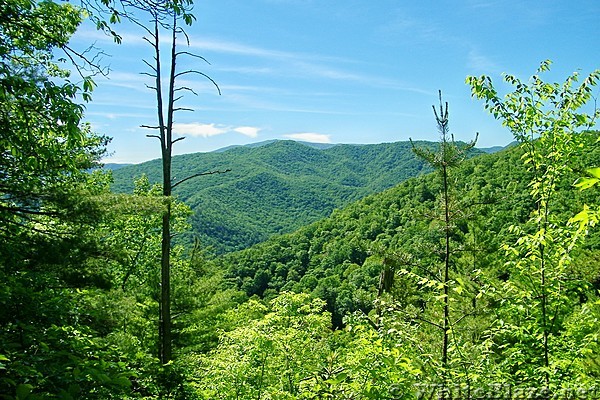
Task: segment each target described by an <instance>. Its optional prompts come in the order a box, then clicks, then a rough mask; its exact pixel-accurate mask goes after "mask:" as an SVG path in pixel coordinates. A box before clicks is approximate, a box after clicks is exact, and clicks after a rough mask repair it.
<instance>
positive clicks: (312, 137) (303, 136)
mask: <svg viewBox="0 0 600 400" xmlns="http://www.w3.org/2000/svg"><path fill="white" fill-rule="evenodd" d="M283 137H286V138H288V139H294V140H301V141H303V142H310V143H331V135H325V134H323V133H314V132H303V133H290V134H287V135H283Z"/></svg>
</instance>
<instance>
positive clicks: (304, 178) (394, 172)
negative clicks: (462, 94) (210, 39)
mask: <svg viewBox="0 0 600 400" xmlns="http://www.w3.org/2000/svg"><path fill="white" fill-rule="evenodd" d="M415 145H418V146H426V147H427V146H434V145H435V143H431V142H415ZM482 153H483V151H482V150H477V149H473V151H472V155H477V154H482ZM225 170H229V172H227V173H223V174H214V175H210V176H202V177H197V178H194V179H190V180H188V181H186V182H184V183H182V184H181V185H178V186H177V187H176V188H175V190H174V194H175V196H176V197H177V198H178V199H179V200H181V201H183V202H185V203H186V204H188V205H189V206H190V207H191V208H192V211H193V216H192V218H191V223H192V233H191V234H190V235H193V236H196V237H198V238H199V239H200V241H201V243H202V244H203V246H205V247H206V246H210V247H211V248H212V250H213V252H214V253H216V254H221V253H225V252H230V251H234V250H240V249H243V248H247V247H249V246H251V245H253V244H255V243H259V242H262V241H264V240H266V239H267V238H269V237H271V236H273V235H276V234H282V233H288V232H292V231H294V230H296V229H298V228H300V227H301V226H304V225H307V224H309V223H311V222H314V221H317V220H319V219H322V218H324V217H327V216H329V215H330V214H331V212H332V211H333V210H334V209H336V208H340V207H343V206H345V205H347V204H349V203H351V202H353V201H356V200H358V199H360V198H363V197H365V196H367V195H369V194H372V193H377V192H381V191H382V190H385V189H388V188H390V187H392V186H394V185H397V184H398V183H400V182H403V181H405V180H406V179H408V178H411V177H414V176H417V175H420V174H423V173H426V172H429V169H428V168H427V167H426V166H425V165H424V163H423V161H422V160H420V159H419V158H418V157H416V155H415V154H414V153H413V151H412V145H411V143H410V142H395V143H382V144H369V145H351V144H337V145H329V144H328V145H323V144H314V143H304V142H295V141H291V140H284V141H269V142H261V143H258V144H254V145H249V146H237V147H236V146H234V147H229V148H225V149H221V150H219V151H214V152H210V153H194V154H186V155H180V156H175V157H173V167H172V173H173V176H174V182H177V181H180V180H182V179H185V178H186V177H189V176H191V175H194V174H197V173H202V172H212V171H225ZM112 173H113V179H114V183H113V186H112V189H113V191H115V192H118V193H128V192H131V190H132V189H133V182H134V180H135V179H137V178H139V177H140V176H142V175H143V174H145V175H146V176H148V179H149V180H150V182H152V183H159V182H161V176H162V175H161V174H162V171H161V162H160V160H152V161H148V162H145V163H141V164H136V165H129V166H124V167H122V168H119V169H114V168H113V171H112ZM183 240H185V241H191V240H192V239H191V236H187V237H186V238H183Z"/></svg>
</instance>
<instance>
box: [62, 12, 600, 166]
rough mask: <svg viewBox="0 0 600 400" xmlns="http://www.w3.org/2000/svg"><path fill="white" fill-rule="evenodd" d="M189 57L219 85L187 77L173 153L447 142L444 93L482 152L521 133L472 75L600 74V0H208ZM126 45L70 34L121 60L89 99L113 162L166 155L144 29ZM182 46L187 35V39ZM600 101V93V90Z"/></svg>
mask: <svg viewBox="0 0 600 400" xmlns="http://www.w3.org/2000/svg"><path fill="white" fill-rule="evenodd" d="M194 14H195V15H196V17H197V21H196V22H195V23H194V25H193V26H192V27H189V28H188V29H187V32H188V34H189V37H190V48H189V49H187V50H189V51H192V52H195V53H197V54H199V55H202V56H203V57H205V58H206V59H207V60H209V61H210V63H211V64H210V65H208V64H204V63H202V62H200V61H199V60H197V59H188V60H187V61H184V60H183V59H182V60H181V68H182V69H183V68H186V67H192V68H196V69H198V70H201V71H202V72H204V73H206V74H208V75H209V76H211V77H212V78H213V79H214V80H215V81H216V82H217V83H218V85H219V87H220V89H221V91H222V94H221V95H219V94H218V93H217V91H216V89H215V88H214V86H212V84H211V83H210V82H209V81H207V80H206V79H203V78H201V77H194V76H192V75H187V76H185V77H183V78H182V80H181V84H183V85H185V86H189V87H192V88H194V90H195V91H196V92H197V93H198V96H193V95H189V96H186V97H185V99H184V100H182V102H181V105H182V106H185V107H191V108H193V109H194V110H195V111H194V112H182V113H179V115H178V116H177V125H176V132H177V134H178V135H182V136H186V139H185V140H183V141H180V142H178V143H177V144H176V145H175V154H183V153H192V152H204V151H212V150H215V149H218V148H222V147H225V146H229V145H243V144H247V143H251V142H259V141H263V140H269V139H297V140H306V141H312V142H329V143H381V142H395V141H403V140H408V138H409V137H411V138H413V139H424V140H437V138H438V133H437V131H436V125H435V121H434V118H433V113H432V110H431V106H432V105H433V104H437V101H438V98H437V92H438V90H439V89H441V90H442V92H443V95H444V100H446V101H448V102H449V107H450V128H451V131H452V133H454V135H455V137H456V138H457V139H460V140H470V139H471V138H473V137H474V135H475V133H476V132H479V135H480V136H479V142H478V146H479V147H489V146H494V145H505V144H507V143H509V142H510V141H511V140H512V138H511V135H510V133H509V132H508V131H507V130H506V129H504V128H503V127H502V126H501V124H500V123H499V122H497V121H495V120H494V119H493V118H492V116H490V115H489V114H487V113H486V112H485V111H484V109H483V104H482V103H481V102H480V101H477V100H475V99H472V98H471V96H470V90H469V88H468V86H467V85H466V84H465V78H466V77H467V76H468V75H482V74H485V75H489V76H491V77H492V79H493V81H494V82H495V83H496V84H497V85H498V87H500V88H503V87H504V86H503V85H502V83H501V81H502V74H503V73H509V74H513V75H517V76H518V77H520V78H522V79H527V78H528V77H529V76H530V75H532V74H533V73H534V72H535V70H536V68H537V67H538V66H539V63H540V62H541V61H542V60H545V59H551V60H552V61H553V66H552V69H551V71H550V73H548V74H546V75H545V79H547V80H551V81H562V80H564V78H566V77H567V76H568V75H569V74H571V73H572V72H574V71H580V72H581V74H588V73H590V72H591V71H592V70H594V69H597V68H600V43H599V42H598V40H599V38H600V1H598V0H569V1H566V0H560V1H559V0H545V1H541V0H539V1H534V0H531V1H525V0H523V1H516V0H504V1H500V0H453V1H449V0H438V1H432V0H421V1H398V0H395V1H394V0H344V1H342V0H236V1H234V0H218V1H217V0H198V1H197V2H196V5H195V8H194ZM116 29H117V30H118V31H119V33H120V34H121V35H122V36H123V43H122V44H121V45H115V44H113V43H112V41H111V39H110V38H107V37H105V36H103V35H102V34H101V33H99V32H97V31H95V29H94V28H93V27H91V26H89V25H84V26H83V27H82V28H81V29H80V31H79V32H78V33H77V34H76V36H75V37H74V39H73V44H74V45H76V46H79V47H82V46H85V45H89V44H91V43H95V45H96V46H97V47H99V48H101V49H102V50H103V51H104V52H106V53H107V54H109V55H110V56H106V57H104V59H103V61H102V62H103V63H104V65H107V66H109V67H110V69H111V72H110V74H109V77H108V78H102V77H97V78H96V83H97V84H98V88H97V89H96V90H95V92H94V95H93V101H92V102H91V103H89V104H88V105H87V111H86V119H87V121H89V122H90V123H91V124H92V126H93V128H94V130H96V131H97V132H99V133H103V134H106V135H108V136H111V137H112V138H113V141H112V143H111V145H110V146H109V150H110V152H111V155H110V157H108V158H107V159H106V161H107V162H134V163H137V162H142V161H146V160H150V159H154V158H158V157H160V150H159V144H158V142H157V141H156V140H155V139H150V138H146V134H148V133H151V132H149V131H148V130H146V129H143V128H140V125H144V124H146V125H154V124H155V123H156V122H155V121H156V112H155V111H154V94H153V92H151V91H150V90H148V89H146V87H145V83H151V82H150V81H149V78H147V77H146V76H144V75H142V74H140V73H141V72H144V71H147V69H145V65H144V63H143V62H142V59H144V58H145V59H148V60H149V59H151V57H152V53H151V48H150V47H149V46H148V45H147V44H146V43H145V42H144V41H143V40H142V39H141V38H142V32H141V31H140V30H139V29H136V28H134V27H133V26H130V25H127V24H121V25H118V26H117V27H116ZM180 43H181V46H182V50H184V49H183V46H184V42H183V41H181V42H180ZM595 94H596V95H598V94H600V93H598V92H597V93H595Z"/></svg>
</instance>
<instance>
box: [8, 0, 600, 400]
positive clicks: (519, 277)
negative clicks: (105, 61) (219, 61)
mask: <svg viewBox="0 0 600 400" xmlns="http://www.w3.org/2000/svg"><path fill="white" fill-rule="evenodd" d="M114 5H115V3H113V2H111V1H109V0H107V1H103V2H101V3H100V4H99V5H98V6H101V7H106V8H105V9H103V10H104V11H105V12H107V13H108V18H109V22H110V20H113V22H114V21H117V20H119V19H121V18H123V19H126V18H125V17H126V15H124V14H119V13H118V12H117V11H116V9H115V8H113V6H114ZM189 5H190V4H189V3H180V2H174V3H168V4H167V5H165V7H166V8H159V9H154V8H151V9H150V11H151V12H153V13H154V14H153V16H154V18H155V19H157V18H158V16H160V15H162V16H164V15H169V16H170V17H174V18H175V19H176V18H179V17H181V18H182V19H183V20H184V22H185V23H187V22H188V20H189V21H190V22H191V20H190V18H191V17H190V15H189V14H188V10H187V8H186V6H189ZM154 6H156V7H159V5H158V4H155V5H154ZM96 11H98V10H97V9H94V8H92V9H90V10H88V11H87V12H84V11H83V10H82V9H80V8H78V7H76V6H74V5H72V4H70V3H64V2H61V3H55V2H52V1H42V2H33V1H23V0H9V1H5V2H3V3H1V4H0V16H1V18H0V55H1V57H0V126H1V128H2V129H1V130H0V131H1V133H0V151H1V154H2V157H1V158H0V237H1V240H2V246H1V247H0V280H1V281H2V282H3V285H2V286H0V305H1V307H0V398H3V399H11V400H16V399H19V400H22V399H31V400H33V399H48V398H50V399H52V398H58V399H207V400H208V399H430V398H438V399H451V398H453V399H457V398H460V399H482V398H537V399H550V398H599V397H600V392H599V390H600V389H599V388H598V386H597V382H598V381H599V380H600V296H599V294H600V262H599V259H600V233H599V232H598V231H597V227H596V225H597V224H598V221H599V220H600V209H599V206H598V190H599V188H598V182H600V169H599V168H598V165H599V164H600V147H599V146H600V144H599V143H598V134H599V132H598V131H597V130H594V126H595V125H594V124H595V122H596V121H597V119H598V118H599V117H600V111H599V110H598V109H596V108H594V107H591V108H590V104H591V100H592V92H593V89H594V88H595V87H596V85H597V83H598V79H600V70H599V71H596V72H594V73H592V74H591V75H589V76H587V77H580V76H578V75H576V74H575V75H572V76H569V77H566V79H565V80H564V81H563V82H560V83H551V82H545V81H544V80H543V79H542V77H543V76H544V73H545V72H547V70H548V69H549V68H550V63H549V62H543V63H542V64H541V66H540V68H539V70H538V71H537V73H536V75H534V76H533V77H532V78H531V79H530V80H528V81H525V82H523V81H520V80H519V79H518V78H516V77H514V76H511V75H506V76H505V83H506V85H507V86H509V87H512V90H513V91H512V92H509V93H508V94H506V95H500V94H499V93H498V92H497V90H496V88H495V86H494V84H493V83H492V81H491V80H490V78H488V77H485V76H483V77H469V78H467V84H468V85H469V87H470V88H471V90H472V95H473V97H475V98H477V99H479V100H481V101H482V103H483V107H485V108H486V109H487V110H489V111H490V113H491V115H492V116H493V117H495V118H497V119H499V120H500V121H502V123H503V124H504V125H505V126H506V127H507V128H508V129H509V130H510V131H511V132H512V133H513V135H514V138H515V140H516V141H517V142H518V145H516V146H512V147H509V148H507V149H505V150H503V151H500V152H498V153H494V154H479V155H477V156H475V157H470V156H469V154H471V155H473V154H472V153H469V151H470V150H469V149H470V146H471V145H472V144H465V143H455V142H454V140H453V139H452V136H451V135H450V133H449V131H448V121H449V119H450V120H451V116H452V115H451V114H449V113H448V104H447V103H444V102H443V100H442V97H441V94H440V104H439V111H438V108H437V106H436V107H434V110H435V114H434V115H433V116H432V124H433V123H437V125H438V129H439V131H440V140H439V142H437V143H423V142H414V143H393V144H387V145H381V146H375V145H373V146H342V145H340V146H333V147H329V148H322V149H316V148H312V147H310V146H306V145H302V144H298V143H294V142H288V141H283V142H275V143H271V144H269V145H265V146H260V147H256V148H243V147H242V148H233V149H229V150H227V151H223V152H215V153H210V154H203V155H201V156H199V155H187V156H181V157H176V158H174V159H173V171H172V172H173V175H174V180H175V181H178V180H180V179H185V177H186V176H189V175H190V174H192V175H193V174H194V173H201V172H203V171H211V170H212V169H216V170H224V169H229V168H231V169H232V171H231V172H228V173H225V174H215V175H214V176H203V177H199V178H198V179H197V180H196V181H195V182H194V185H198V186H194V185H192V182H191V181H190V182H186V184H185V185H184V184H182V185H181V186H177V190H181V192H179V193H175V196H172V197H171V196H165V195H164V187H161V184H159V183H156V182H157V181H160V175H159V172H158V171H157V168H158V164H159V163H158V162H153V163H148V164H143V165H141V166H131V167H127V168H122V169H120V170H118V171H114V172H112V173H110V172H108V171H106V170H104V169H102V168H101V159H102V157H103V156H104V155H105V152H106V144H107V142H108V140H109V139H108V138H106V137H103V136H101V135H99V134H96V133H94V132H93V131H92V129H91V127H90V126H89V125H88V124H86V123H85V120H84V109H85V108H84V106H83V105H82V104H81V101H91V99H92V97H91V95H92V90H93V88H94V83H93V81H92V80H91V78H90V77H88V76H86V75H85V74H83V70H78V71H79V73H81V74H82V76H80V78H81V79H80V80H81V83H80V84H74V83H72V81H71V79H70V78H69V77H70V73H69V72H68V71H67V69H68V67H70V66H72V64H71V62H72V61H74V60H76V59H79V60H81V61H83V62H84V63H86V62H87V64H88V65H87V67H89V68H92V69H94V68H96V67H97V66H94V65H91V63H90V61H89V60H88V59H86V58H83V59H80V58H77V57H78V55H79V56H81V54H78V53H77V52H76V51H74V50H73V49H71V48H70V47H69V46H68V39H69V38H70V36H71V35H72V34H73V33H74V32H75V31H76V29H77V27H78V25H79V24H80V23H81V20H82V18H84V17H86V16H88V17H91V18H92V19H93V21H94V22H96V23H97V26H98V28H99V29H103V30H105V31H107V33H108V34H111V35H115V38H116V39H117V40H118V35H117V33H116V32H114V31H112V29H111V28H110V27H111V26H112V25H110V23H109V22H106V21H104V20H103V17H102V15H104V14H96V13H95V12H96ZM160 12H165V13H166V14H164V15H163V14H157V13H160ZM111 13H112V17H111V16H110V15H111ZM157 29H158V28H157ZM61 52H62V53H64V54H65V57H59V56H57V54H59V53H61ZM86 60H88V61H86ZM75 73H77V72H75ZM482 134H484V133H482ZM159 138H160V137H159ZM208 160H212V161H211V162H212V164H211V163H209V161H208ZM164 166H165V165H164V163H163V166H162V167H163V168H164ZM234 166H235V168H234ZM425 170H428V171H431V172H430V173H427V174H425V173H421V172H424V171H425ZM120 171H123V174H122V175H120V174H121V172H120ZM142 172H144V173H146V175H143V174H142ZM138 173H139V176H138ZM416 175H418V176H416ZM134 176H136V177H135V178H134ZM411 176H413V177H412V178H411ZM113 178H114V181H113ZM409 178H410V179H409ZM127 179H129V181H127ZM187 183H189V185H188V184H187ZM173 186H174V185H173ZM111 188H112V190H111ZM171 188H172V187H171ZM171 188H170V189H171ZM311 188H312V189H311ZM317 189H318V190H317ZM196 192H197V193H196ZM274 192H288V193H289V196H284V197H277V196H274ZM197 194H198V197H196V195H197ZM200 194H202V197H201V196H200ZM249 194H252V196H255V197H251V198H248V197H243V195H246V196H247V195H249ZM218 195H221V196H224V197H217V196H218ZM207 196H208V197H207ZM211 196H212V197H215V201H214V202H213V203H211V202H209V200H207V198H209V197H211ZM244 202H245V203H244ZM259 202H260V203H262V204H263V205H266V208H264V209H259V208H257V207H256V204H258V203H259ZM313 203H316V205H313ZM269 207H272V209H269ZM243 208H250V209H251V212H253V213H257V214H260V213H264V214H260V215H261V218H263V219H265V222H266V224H265V225H258V224H256V223H254V222H249V220H248V217H247V216H248V214H244V213H243V212H242V211H243ZM199 210H201V211H199ZM213 213H214V214H221V217H222V219H218V218H217V216H216V215H213ZM267 214H272V215H270V216H269V217H268V218H267ZM223 215H226V216H227V217H226V218H225V217H224V216H223ZM290 217H291V218H290ZM321 217H324V218H321ZM294 219H295V220H296V221H299V222H297V223H298V224H300V223H302V224H304V223H305V222H309V221H313V222H312V223H310V224H306V225H303V226H296V225H294V222H292V220H294ZM317 219H318V220H317ZM165 222H166V224H167V225H168V228H169V230H168V231H167V235H166V236H167V237H168V238H169V239H170V238H171V236H173V237H178V236H179V237H182V236H185V235H190V233H189V232H190V231H191V232H195V234H192V235H191V236H188V237H194V236H200V240H180V241H177V242H175V244H172V245H170V246H167V247H166V251H167V253H168V255H169V257H168V258H167V261H168V264H169V266H170V271H169V274H170V288H169V290H168V292H169V294H170V297H171V301H170V304H169V321H168V322H169V325H170V328H169V329H172V332H169V333H172V335H170V336H167V337H168V341H169V343H170V344H172V346H173V347H172V350H173V352H172V355H169V357H168V362H165V363H161V362H160V361H159V360H160V359H162V358H159V356H162V354H161V351H162V348H161V346H163V347H164V341H165V337H166V336H165V331H164V329H165V328H164V326H165V325H164V321H160V318H161V317H159V315H160V316H162V315H164V314H163V313H162V311H164V305H163V304H165V303H163V302H162V299H163V296H164V290H163V289H164V286H162V282H164V281H161V278H162V276H161V274H162V272H161V261H162V262H164V260H165V258H164V250H165V246H164V243H165V240H164V238H165V234H164V224H165ZM209 223H210V224H215V225H214V226H208V224H209ZM198 224H200V225H202V224H206V226H204V228H201V229H199V228H198V226H199V225H198ZM227 224H229V225H227ZM236 224H239V225H240V226H242V227H243V229H242V228H240V230H239V231H233V232H229V233H228V231H227V229H229V228H227V229H225V228H224V227H225V226H235V225H236ZM192 226H194V230H192ZM267 226H269V228H268V229H267ZM251 228H253V229H254V231H253V230H252V229H251ZM296 228H297V229H296ZM211 229H212V230H214V231H217V230H220V232H219V234H213V231H211ZM291 230H294V231H293V232H289V233H285V234H280V235H275V236H273V234H276V233H281V232H288V231H291ZM228 235H231V236H228ZM209 236H210V238H212V240H213V242H210V240H209V239H208V238H209ZM267 236H269V237H270V238H269V239H267V240H265V241H262V239H263V238H266V237H267ZM219 241H221V242H219ZM258 241H262V242H261V243H257V244H255V245H253V246H251V247H249V248H245V249H243V250H240V251H235V252H231V251H228V250H231V249H236V248H242V247H245V246H246V245H248V244H251V243H254V242H258ZM207 242H208V243H207ZM209 245H210V246H211V247H212V248H210V247H209ZM219 246H220V247H219ZM215 253H222V254H218V255H216V254H215ZM160 322H163V324H161V323H160ZM159 326H161V329H159Z"/></svg>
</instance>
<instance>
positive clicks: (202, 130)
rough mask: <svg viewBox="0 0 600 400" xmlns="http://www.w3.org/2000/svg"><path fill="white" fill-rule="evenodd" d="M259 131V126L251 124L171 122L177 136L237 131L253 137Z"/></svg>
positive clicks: (206, 135) (208, 134) (203, 135)
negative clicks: (229, 124)
mask: <svg viewBox="0 0 600 400" xmlns="http://www.w3.org/2000/svg"><path fill="white" fill-rule="evenodd" d="M260 131H261V129H260V128H257V127H253V126H237V127H236V126H227V125H220V124H214V123H211V124H205V123H202V122H191V123H176V124H173V133H175V134H176V135H179V136H184V135H189V136H195V137H203V138H208V137H211V136H217V135H222V134H225V133H229V132H235V133H239V134H241V135H244V136H248V137H251V138H255V137H257V136H258V133H259V132H260Z"/></svg>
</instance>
